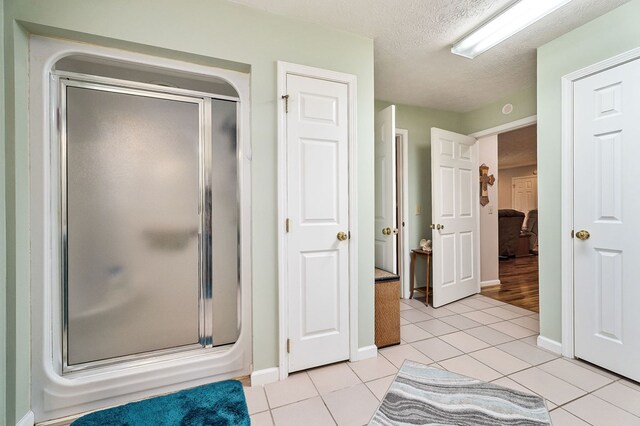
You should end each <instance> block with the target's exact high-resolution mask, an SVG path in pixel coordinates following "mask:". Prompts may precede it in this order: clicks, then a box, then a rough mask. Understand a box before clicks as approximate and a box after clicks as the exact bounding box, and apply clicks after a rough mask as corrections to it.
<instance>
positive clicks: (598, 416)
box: [562, 395, 640, 426]
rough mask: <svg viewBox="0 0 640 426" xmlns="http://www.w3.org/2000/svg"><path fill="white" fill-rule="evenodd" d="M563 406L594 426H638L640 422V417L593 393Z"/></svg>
mask: <svg viewBox="0 0 640 426" xmlns="http://www.w3.org/2000/svg"><path fill="white" fill-rule="evenodd" d="M562 408H564V409H565V410H567V411H568V412H570V413H571V414H573V415H575V416H576V417H580V418H581V419H582V420H584V421H586V422H587V423H591V424H592V425H593V426H613V425H615V426H631V425H633V426H638V425H639V424H640V418H639V417H636V416H634V415H633V414H631V413H629V412H627V411H624V410H623V409H621V408H618V407H616V406H615V405H612V404H610V403H608V402H606V401H603V400H602V399H600V398H597V397H595V396H593V395H587V396H585V397H583V398H580V399H578V400H577V401H573V402H571V403H569V404H567V405H565V406H564V407H562Z"/></svg>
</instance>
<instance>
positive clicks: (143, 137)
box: [62, 84, 235, 366]
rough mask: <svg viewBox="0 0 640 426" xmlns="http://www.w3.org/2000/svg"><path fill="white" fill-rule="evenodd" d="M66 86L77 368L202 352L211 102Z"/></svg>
mask: <svg viewBox="0 0 640 426" xmlns="http://www.w3.org/2000/svg"><path fill="white" fill-rule="evenodd" d="M65 87H66V90H65V91H64V93H63V94H62V96H63V97H64V96H66V102H63V105H65V106H66V123H65V124H66V135H67V137H66V144H64V143H63V150H66V152H63V153H62V165H63V167H66V185H65V182H63V201H62V202H63V206H62V208H63V209H66V224H63V232H64V231H65V228H64V227H65V225H66V241H65V240H64V235H63V244H65V243H66V267H65V268H64V269H66V271H65V275H66V277H65V278H66V279H65V280H64V281H65V282H66V284H65V285H66V289H65V294H66V297H65V303H66V307H65V309H64V311H65V315H66V316H67V317H66V318H65V323H66V330H65V337H64V338H65V342H64V344H63V348H64V350H65V351H66V364H68V366H73V365H77V364H85V363H92V362H96V361H101V360H107V359H112V358H120V357H127V356H132V355H136V354H141V353H148V352H152V351H159V350H167V349H171V348H174V349H175V348H180V347H182V348H185V347H189V346H190V345H193V347H194V348H195V347H202V333H203V332H204V331H203V330H201V321H200V318H201V314H202V312H201V300H202V299H201V294H202V293H203V292H205V290H204V289H205V286H203V284H202V276H201V274H202V272H201V271H202V267H201V266H202V265H201V263H202V257H201V249H200V245H201V244H202V243H201V241H202V240H201V238H202V233H203V232H206V229H204V230H203V228H206V227H207V226H209V225H208V224H207V222H206V221H203V220H202V215H201V213H200V207H201V206H202V198H201V197H203V195H202V194H203V193H204V192H203V191H204V190H203V185H202V179H201V176H202V175H201V171H202V164H203V159H202V142H201V128H202V126H201V120H202V111H203V108H202V104H203V100H202V99H192V98H187V97H185V98H182V97H179V96H170V95H167V96H160V95H157V94H153V93H144V92H142V91H136V90H120V89H113V88H109V87H107V86H105V87H101V86H99V85H91V84H84V85H78V86H72V85H68V86H63V88H65ZM65 196H66V200H65V198H64V197H65ZM63 215H64V213H63ZM63 252H65V250H64V248H63ZM234 303H235V298H234Z"/></svg>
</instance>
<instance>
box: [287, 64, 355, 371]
mask: <svg viewBox="0 0 640 426" xmlns="http://www.w3.org/2000/svg"><path fill="white" fill-rule="evenodd" d="M287 74H295V75H300V76H305V77H311V78H319V79H324V80H329V81H335V82H339V83H344V84H346V85H347V91H348V102H347V109H348V116H349V232H350V233H351V239H350V240H349V359H350V360H352V361H353V360H354V359H355V358H357V352H358V238H359V234H358V168H357V165H358V161H357V160H358V149H357V141H358V138H357V132H356V129H357V121H358V116H357V112H356V104H357V102H356V100H357V95H356V94H357V87H356V86H357V79H356V76H355V75H353V74H346V73H341V72H337V71H330V70H325V69H322V68H315V67H309V66H306V65H298V64H292V63H290V62H283V61H278V63H277V79H278V80H277V93H276V96H277V100H276V102H277V104H278V115H277V118H278V226H277V235H278V306H279V309H278V352H279V355H278V366H279V375H280V379H281V380H284V379H285V378H286V377H287V376H288V375H289V368H288V355H287V350H286V349H287V348H286V344H287V321H288V315H287V286H286V280H287V275H286V270H287V256H286V253H287V251H286V250H287V247H286V238H285V228H284V223H285V220H286V218H287V214H286V212H287V205H286V202H287V198H286V194H287V176H286V166H287V159H286V127H285V118H286V116H285V111H284V103H283V102H282V100H281V96H282V95H285V88H286V87H287Z"/></svg>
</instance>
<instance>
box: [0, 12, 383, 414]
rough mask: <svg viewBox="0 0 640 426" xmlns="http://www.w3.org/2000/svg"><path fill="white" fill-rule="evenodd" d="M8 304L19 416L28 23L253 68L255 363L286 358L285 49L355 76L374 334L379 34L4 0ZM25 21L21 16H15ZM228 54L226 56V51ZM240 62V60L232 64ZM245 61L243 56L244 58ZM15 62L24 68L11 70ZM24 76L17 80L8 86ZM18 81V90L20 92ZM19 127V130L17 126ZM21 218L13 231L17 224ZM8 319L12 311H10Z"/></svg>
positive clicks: (24, 322)
mask: <svg viewBox="0 0 640 426" xmlns="http://www.w3.org/2000/svg"><path fill="white" fill-rule="evenodd" d="M6 6H7V7H6V14H5V35H6V36H7V49H6V57H7V60H6V63H5V65H6V67H7V72H6V75H5V79H6V80H5V81H6V87H7V93H6V100H7V102H8V104H9V105H8V107H7V109H6V119H7V135H8V136H9V137H8V138H7V149H6V153H7V156H6V158H7V188H8V190H7V212H8V213H7V221H8V223H9V224H10V226H9V227H8V229H7V233H8V235H7V239H8V245H9V250H8V255H7V257H8V260H9V261H8V265H7V266H8V268H7V269H8V275H9V276H10V279H9V280H8V282H9V283H10V285H9V289H8V291H7V306H8V309H9V310H10V311H13V312H10V314H11V315H12V316H15V317H16V318H18V319H19V321H21V322H20V323H18V322H16V323H15V324H16V326H15V327H14V328H12V330H10V331H9V334H13V337H12V336H8V343H9V347H8V354H9V358H10V359H9V367H10V368H11V369H14V368H15V377H14V378H10V380H9V383H8V385H7V391H8V394H15V395H16V396H15V401H12V402H11V403H12V404H13V405H14V406H15V407H16V409H15V410H13V411H14V413H13V414H11V413H10V417H11V418H13V419H15V418H20V417H21V416H22V415H23V414H24V413H25V412H26V411H27V410H28V408H29V365H28V360H29V292H28V289H29V284H28V283H29V277H28V270H29V268H28V239H29V234H28V228H27V226H26V219H27V218H28V213H29V204H28V198H27V197H28V189H29V187H28V181H27V177H28V172H27V171H28V156H27V151H26V150H27V140H28V139H27V134H26V130H27V111H28V110H27V105H26V99H27V94H28V90H27V81H26V79H27V77H26V76H27V72H26V71H27V70H26V66H27V52H28V48H27V47H28V46H27V45H26V44H25V41H26V38H25V35H24V34H23V30H22V28H26V29H28V30H29V31H32V32H36V33H40V34H44V35H54V36H59V37H66V38H69V39H73V40H78V41H83V42H92V43H100V44H104V45H106V46H114V47H121V48H127V49H130V50H135V51H139V52H143V53H151V54H156V55H162V56H167V57H171V58H177V59H187V60H191V61H194V62H198V63H204V64H214V65H220V64H222V65H231V67H232V68H238V67H239V68H241V69H243V68H244V69H246V68H248V66H250V69H251V96H252V99H251V129H252V147H253V162H252V171H253V184H254V192H253V200H252V201H253V206H252V209H253V264H252V267H253V274H254V280H253V300H254V303H253V334H254V355H253V359H254V368H255V369H263V368H268V367H274V366H276V365H277V336H278V332H277V328H278V326H277V308H278V304H277V294H278V291H277V257H276V227H277V226H278V224H277V210H276V108H277V106H278V105H279V95H280V94H279V93H277V92H276V61H277V60H283V61H289V62H295V63H300V64H305V65H310V66H317V67H321V68H326V69H332V70H336V71H341V72H347V73H351V74H355V75H356V76H357V79H358V82H357V84H358V87H357V90H358V99H357V101H358V108H357V114H358V115H357V132H358V152H357V157H358V190H359V197H358V204H359V209H358V212H359V216H358V220H359V235H357V236H356V238H357V239H358V244H359V248H360V259H359V263H358V273H359V282H360V283H359V312H358V319H359V345H360V346H366V345H371V344H373V333H374V329H373V194H374V192H373V182H374V179H373V155H374V153H373V113H374V99H373V93H374V92H373V41H372V40H369V39H366V38H362V37H359V36H355V35H352V34H348V33H345V32H341V31H336V30H331V29H328V28H326V27H323V26H319V25H315V24H311V23H308V22H299V21H295V20H290V19H286V18H282V17H278V16H276V15H272V14H266V13H263V12H261V11H256V10H253V9H249V8H245V7H242V6H239V5H235V4H232V3H229V2H225V1H221V0H186V1H181V2H175V1H170V0H161V1H157V0H138V1H136V2H130V1H126V0H111V1H108V2H106V1H102V0H50V1H46V2H43V1H38V0H20V1H18V0H6ZM15 21H18V22H19V23H20V24H19V25H18V24H14V22H15ZM220 59H222V60H223V61H220ZM232 63H235V65H234V64H232ZM241 64H246V66H242V65H241ZM13 70H15V72H13ZM9 88H12V89H13V88H15V90H9ZM10 92H15V95H16V96H15V97H14V96H13V93H10ZM14 132H15V135H14ZM11 227H13V228H12V229H14V230H15V231H12V232H9V228H11ZM9 323H10V324H11V323H12V322H11V321H9Z"/></svg>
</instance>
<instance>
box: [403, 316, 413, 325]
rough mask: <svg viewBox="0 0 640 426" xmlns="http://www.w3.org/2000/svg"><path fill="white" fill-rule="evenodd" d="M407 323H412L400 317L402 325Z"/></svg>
mask: <svg viewBox="0 0 640 426" xmlns="http://www.w3.org/2000/svg"><path fill="white" fill-rule="evenodd" d="M407 324H411V323H410V322H409V321H407V320H406V319H404V318H402V317H400V325H401V326H402V325H407Z"/></svg>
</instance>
